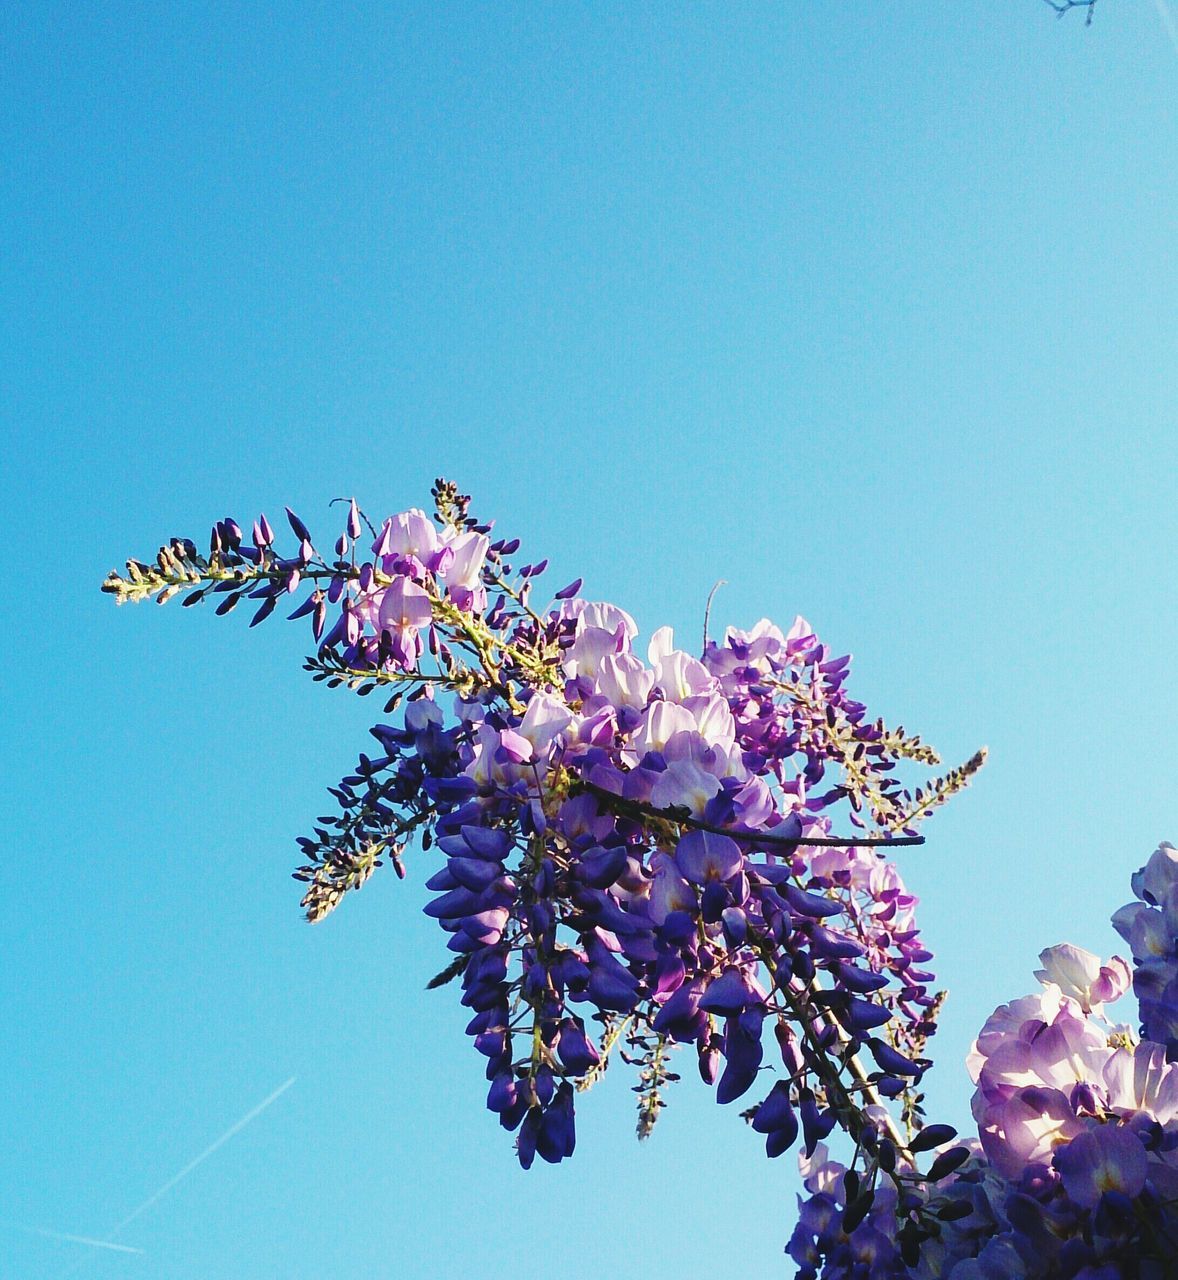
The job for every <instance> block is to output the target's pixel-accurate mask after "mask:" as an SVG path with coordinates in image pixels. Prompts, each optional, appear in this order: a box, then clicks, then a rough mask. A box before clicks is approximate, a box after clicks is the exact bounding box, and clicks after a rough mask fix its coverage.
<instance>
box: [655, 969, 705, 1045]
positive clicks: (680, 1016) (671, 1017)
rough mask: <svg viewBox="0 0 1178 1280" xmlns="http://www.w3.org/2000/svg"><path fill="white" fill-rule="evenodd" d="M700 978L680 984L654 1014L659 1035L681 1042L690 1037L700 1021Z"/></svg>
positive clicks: (694, 1032)
mask: <svg viewBox="0 0 1178 1280" xmlns="http://www.w3.org/2000/svg"><path fill="white" fill-rule="evenodd" d="M700 987H701V981H700V979H698V978H697V979H696V980H695V981H694V982H689V983H687V984H686V985H684V986H681V987H680V988H679V989H678V990H677V991H676V992H675V994H674V995H672V996H671V998H670V999H669V1000H667V1001H666V1003H665V1004H664V1005H663V1007H662V1008H661V1009H660V1010H659V1011H658V1013H656V1014H655V1016H654V1022H653V1024H652V1025H653V1026H654V1029H655V1031H657V1032H658V1033H659V1035H665V1036H667V1037H669V1038H670V1039H672V1040H678V1041H680V1042H681V1043H682V1041H684V1040H689V1039H691V1037H692V1036H694V1035H695V1034H696V1032H697V1029H698V1027H699V1025H700V1022H701V1021H702V1019H701V1017H700V1013H699V996H700Z"/></svg>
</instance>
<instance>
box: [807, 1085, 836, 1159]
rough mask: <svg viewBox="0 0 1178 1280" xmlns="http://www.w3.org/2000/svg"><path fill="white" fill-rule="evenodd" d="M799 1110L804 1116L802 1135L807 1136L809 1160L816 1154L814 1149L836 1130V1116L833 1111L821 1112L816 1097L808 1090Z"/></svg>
mask: <svg viewBox="0 0 1178 1280" xmlns="http://www.w3.org/2000/svg"><path fill="white" fill-rule="evenodd" d="M798 1110H799V1111H800V1112H801V1116H802V1133H803V1134H804V1135H805V1148H806V1156H807V1158H809V1157H810V1156H812V1155H813V1154H814V1148H815V1147H816V1146H817V1145H818V1144H819V1143H820V1142H821V1141H822V1140H823V1139H824V1138H826V1137H828V1136H829V1134H830V1131H831V1130H832V1129H833V1128H834V1121H835V1116H834V1112H833V1111H819V1109H818V1104H817V1102H815V1101H814V1095H813V1094H812V1093H810V1091H809V1090H808V1089H807V1090H806V1091H805V1092H804V1093H803V1095H802V1100H801V1104H800V1106H799V1107H798Z"/></svg>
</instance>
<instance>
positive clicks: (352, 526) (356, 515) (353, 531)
mask: <svg viewBox="0 0 1178 1280" xmlns="http://www.w3.org/2000/svg"><path fill="white" fill-rule="evenodd" d="M363 532H364V526H363V525H362V524H361V523H360V509H359V507H357V506H356V499H355V498H353V499H352V500H351V502H349V503H348V537H349V538H352V539H356V538H358V537H359V536H360V534H361V533H363Z"/></svg>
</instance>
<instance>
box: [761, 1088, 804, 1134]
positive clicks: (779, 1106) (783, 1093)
mask: <svg viewBox="0 0 1178 1280" xmlns="http://www.w3.org/2000/svg"><path fill="white" fill-rule="evenodd" d="M793 1113H794V1109H793V1107H792V1106H791V1105H790V1100H789V1085H788V1083H787V1082H786V1081H784V1080H778V1082H777V1083H776V1084H775V1085H774V1086H773V1088H772V1089H770V1090H769V1094H768V1096H767V1097H766V1098H765V1101H764V1102H762V1103H761V1105H760V1106H759V1107H758V1108H757V1113H756V1115H754V1116H753V1129H754V1131H755V1132H757V1133H772V1132H773V1130H774V1129H782V1128H784V1127H785V1126H786V1125H787V1124H788V1123H789V1122H790V1120H791V1119H792V1118H793Z"/></svg>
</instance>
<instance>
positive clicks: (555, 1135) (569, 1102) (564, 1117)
mask: <svg viewBox="0 0 1178 1280" xmlns="http://www.w3.org/2000/svg"><path fill="white" fill-rule="evenodd" d="M576 1145H577V1131H576V1123H575V1116H574V1110H573V1090H572V1086H571V1085H570V1084H568V1083H567V1082H565V1083H564V1084H562V1085H561V1086H560V1088H559V1089H558V1090H557V1091H556V1097H555V1099H554V1100H553V1102H552V1105H551V1106H550V1107H549V1108H548V1109H547V1110H546V1111H545V1112H544V1118H543V1119H542V1120H541V1121H540V1132H539V1134H538V1135H537V1139H536V1150H537V1151H538V1152H539V1153H540V1158H541V1159H542V1160H547V1161H548V1163H549V1164H557V1163H558V1162H559V1161H561V1160H563V1159H565V1157H566V1156H571V1155H572V1154H573V1150H574V1148H575V1147H576Z"/></svg>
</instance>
